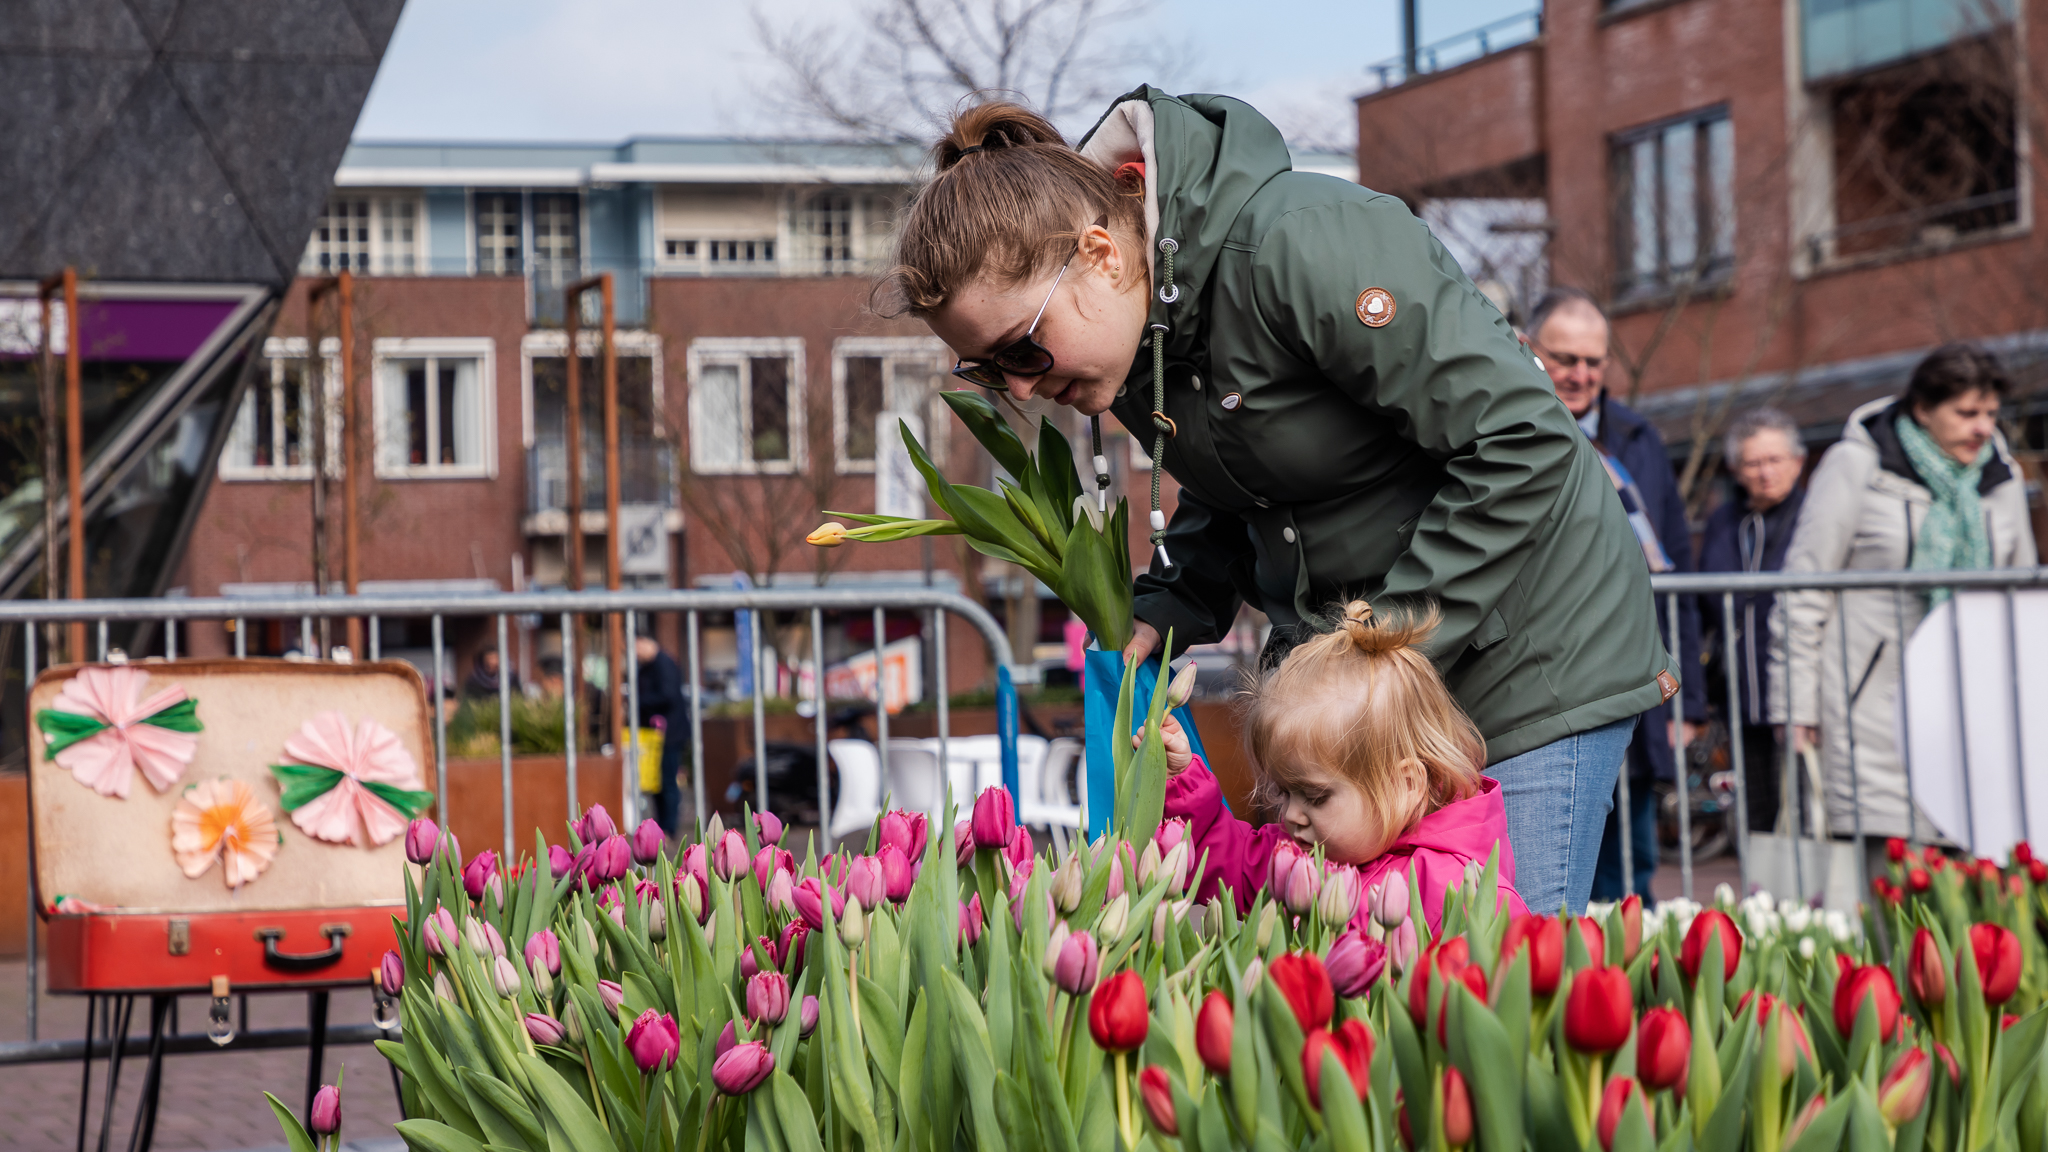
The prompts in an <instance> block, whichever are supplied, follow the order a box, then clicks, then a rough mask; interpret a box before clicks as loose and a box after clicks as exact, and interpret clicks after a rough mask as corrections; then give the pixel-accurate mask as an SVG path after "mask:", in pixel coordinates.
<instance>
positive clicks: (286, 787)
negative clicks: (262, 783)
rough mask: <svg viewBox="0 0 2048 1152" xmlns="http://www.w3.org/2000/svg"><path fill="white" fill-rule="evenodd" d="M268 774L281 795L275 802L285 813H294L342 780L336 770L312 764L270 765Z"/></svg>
mask: <svg viewBox="0 0 2048 1152" xmlns="http://www.w3.org/2000/svg"><path fill="white" fill-rule="evenodd" d="M270 774H271V775H273V776H275V777H277V783H278V788H279V790H280V792H281V793H282V794H281V795H280V796H279V797H278V801H277V802H278V803H279V804H280V805H282V806H283V807H284V810H285V811H287V812H296V811H298V810H299V808H300V807H302V806H303V805H306V804H310V803H312V802H313V801H315V800H318V799H319V798H320V797H322V796H325V795H327V794H328V793H329V792H332V791H334V788H335V786H336V785H338V784H340V783H341V778H342V773H341V772H340V771H339V770H337V769H334V768H321V767H318V766H316V765H312V764H272V765H271V766H270Z"/></svg>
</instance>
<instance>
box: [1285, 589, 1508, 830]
mask: <svg viewBox="0 0 2048 1152" xmlns="http://www.w3.org/2000/svg"><path fill="white" fill-rule="evenodd" d="M1441 619H1442V614H1441V613H1439V612H1438V611H1437V609H1436V608H1435V607H1434V606H1430V607H1428V608H1426V609H1424V610H1421V611H1417V612H1403V613H1401V614H1400V616H1399V617H1398V618H1394V619H1387V620H1383V621H1375V620H1374V619H1373V610H1372V606H1371V605H1370V604H1367V603H1366V602H1365V601H1363V600H1353V601H1352V602H1351V603H1349V604H1347V605H1345V606H1344V618H1343V620H1342V621H1341V623H1340V624H1339V625H1338V627H1337V628H1336V629H1335V630H1334V631H1331V632H1328V633H1326V634H1324V635H1321V636H1318V637H1316V638H1315V639H1313V640H1310V641H1308V642H1307V643H1305V644H1302V645H1301V646H1299V647H1297V648H1296V649H1295V650H1294V651H1293V652H1290V653H1289V654H1288V655H1287V658H1286V659H1285V660H1283V661H1281V662H1280V666H1279V667H1278V668H1275V669H1274V670H1273V671H1272V672H1270V673H1268V674H1267V675H1266V676H1265V677H1264V678H1263V679H1262V680H1261V681H1260V682H1259V683H1258V684H1257V685H1256V686H1255V687H1254V688H1253V689H1252V690H1251V692H1250V693H1249V696H1250V701H1249V704H1248V706H1247V707H1246V709H1245V723H1244V732H1245V741H1246V746H1247V750H1248V751H1249V752H1250V753H1251V758H1252V764H1253V766H1254V767H1255V768H1256V770H1257V772H1258V793H1259V796H1258V799H1259V800H1260V801H1261V802H1262V804H1264V805H1265V806H1267V807H1269V808H1270V807H1277V806H1278V805H1277V801H1278V799H1279V797H1278V796H1277V795H1276V793H1279V792H1285V791H1287V790H1289V789H1290V788H1292V787H1293V786H1294V785H1295V784H1296V783H1297V782H1298V781H1299V780H1300V778H1301V776H1300V769H1301V768H1302V767H1305V766H1309V765H1314V766H1316V767H1318V768H1320V769H1322V770H1323V771H1325V772H1329V773H1331V774H1334V775H1339V776H1343V777H1345V778H1346V779H1348V780H1351V781H1352V782H1353V783H1355V784H1357V785H1358V787H1359V788H1360V789H1361V790H1362V791H1363V792H1364V793H1365V797H1366V803H1367V805H1368V806H1369V807H1371V808H1372V809H1373V811H1374V812H1375V813H1376V814H1377V816H1378V817H1379V819H1380V822H1381V826H1382V827H1383V828H1386V829H1388V831H1389V834H1390V835H1399V834H1400V832H1401V831H1403V829H1400V828H1396V827H1394V826H1393V824H1394V822H1395V820H1396V818H1397V815H1398V814H1396V813H1394V812H1393V811H1392V807H1393V803H1394V797H1393V790H1392V777H1391V773H1390V772H1389V771H1388V769H1391V768H1392V767H1393V766H1394V765H1396V764H1399V763H1400V762H1401V761H1403V760H1406V759H1409V758H1411V757H1412V758H1414V759H1416V760H1419V761H1420V762H1421V763H1422V765H1423V771H1424V773H1425V774H1426V778H1427V784H1428V791H1429V800H1430V807H1431V810H1432V811H1434V810H1435V809H1436V808H1440V807H1442V806H1444V805H1446V804H1449V803H1452V802H1453V801H1456V800H1462V799H1465V798H1467V797H1470V796H1472V795H1473V794H1475V793H1477V792H1478V791H1479V787H1480V769H1481V768H1483V767H1485V764H1486V741H1485V740H1484V739H1483V738H1481V736H1480V735H1479V729H1478V728H1477V727H1475V726H1474V725H1473V723H1472V720H1471V718H1470V717H1468V716H1466V715H1465V712H1464V709H1462V708H1460V707H1458V702H1457V701H1456V700H1454V699H1452V698H1451V693H1450V690H1449V689H1447V688H1445V687H1444V682H1443V678H1442V677H1441V676H1439V675H1438V674H1437V670H1436V665H1435V664H1434V663H1432V662H1431V661H1430V658H1429V656H1428V654H1427V653H1425V652H1424V651H1423V650H1422V647H1421V645H1422V644H1424V643H1425V642H1427V641H1428V639H1429V637H1430V635H1431V633H1433V632H1435V631H1436V627H1437V624H1438V622H1439V621H1440V620H1441Z"/></svg>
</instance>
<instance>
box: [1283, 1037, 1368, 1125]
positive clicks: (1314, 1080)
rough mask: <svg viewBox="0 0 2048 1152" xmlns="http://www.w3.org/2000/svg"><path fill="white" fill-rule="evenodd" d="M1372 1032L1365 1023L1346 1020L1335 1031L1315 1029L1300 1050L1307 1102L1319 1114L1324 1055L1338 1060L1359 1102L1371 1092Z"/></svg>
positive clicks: (1321, 1102)
mask: <svg viewBox="0 0 2048 1152" xmlns="http://www.w3.org/2000/svg"><path fill="white" fill-rule="evenodd" d="M1372 1050H1373V1036H1372V1029H1370V1028H1368V1027H1366V1026H1365V1022H1364V1021H1363V1020H1346V1021H1344V1022H1343V1023H1342V1024H1339V1025H1337V1028H1336V1030H1335V1031H1334V1032H1333V1031H1330V1030H1329V1029H1326V1028H1316V1029H1313V1030H1311V1031H1310V1032H1309V1034H1308V1039H1307V1041H1306V1042H1305V1043H1303V1044H1302V1046H1301V1075H1302V1079H1304V1080H1306V1081H1307V1082H1308V1102H1309V1105H1310V1106H1311V1107H1313V1108H1315V1109H1316V1110H1317V1111H1321V1110H1322V1107H1323V1053H1324V1052H1328V1053H1330V1054H1331V1055H1333V1056H1335V1057H1336V1058H1337V1063H1338V1064H1340V1065H1342V1066H1343V1068H1344V1073H1345V1075H1347V1076H1350V1077H1351V1086H1352V1087H1353V1088H1355V1089H1357V1090H1358V1098H1359V1099H1360V1100H1363V1099H1365V1096H1366V1093H1367V1092H1369V1091H1371V1090H1372Z"/></svg>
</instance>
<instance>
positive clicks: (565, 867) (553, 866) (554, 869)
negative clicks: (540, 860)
mask: <svg viewBox="0 0 2048 1152" xmlns="http://www.w3.org/2000/svg"><path fill="white" fill-rule="evenodd" d="M575 867H576V857H574V856H572V855H570V854H569V850H568V849H567V848H564V847H562V846H561V845H560V844H550V845H548V875H549V876H552V877H554V878H555V879H557V880H560V879H561V878H562V877H564V876H567V875H568V874H569V873H570V872H571V871H573V870H574V869H575Z"/></svg>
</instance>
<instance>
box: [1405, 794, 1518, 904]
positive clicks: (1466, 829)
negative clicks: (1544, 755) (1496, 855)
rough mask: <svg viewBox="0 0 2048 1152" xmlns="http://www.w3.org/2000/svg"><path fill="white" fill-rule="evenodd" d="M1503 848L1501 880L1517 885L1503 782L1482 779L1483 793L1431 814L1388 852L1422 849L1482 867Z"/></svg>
mask: <svg viewBox="0 0 2048 1152" xmlns="http://www.w3.org/2000/svg"><path fill="white" fill-rule="evenodd" d="M1495 844H1498V845H1500V850H1501V853H1500V877H1501V882H1502V883H1504V884H1509V885H1512V884H1513V883H1514V882H1515V857H1514V853H1513V850H1512V849H1511V848H1510V847H1509V843H1508V814H1507V808H1506V807H1505V806H1504V805H1503V804H1502V803H1501V797H1500V781H1498V780H1496V779H1494V778H1493V777H1491V776H1482V777H1480V782H1479V791H1478V792H1477V793H1475V794H1473V795H1471V796H1468V797H1466V798H1465V799H1463V800H1458V801H1455V802H1453V803H1450V804H1446V805H1444V806H1443V807H1441V808H1439V809H1437V810H1436V811H1434V812H1431V813H1430V814H1429V815H1427V816H1424V817H1423V818H1422V819H1421V820H1420V821H1418V822H1417V823H1416V825H1415V827H1413V828H1411V829H1409V830H1408V833H1407V834H1406V835H1404V836H1402V837H1401V838H1400V839H1398V840H1396V841H1394V842H1393V844H1391V845H1390V846H1388V848H1387V853H1388V854H1394V853H1401V852H1413V851H1416V850H1418V849H1421V850H1427V851H1431V852H1447V853H1449V854H1451V855H1453V856H1461V857H1464V858H1465V859H1468V860H1477V861H1479V862H1481V863H1482V864H1483V863H1485V861H1486V859H1487V857H1489V856H1491V855H1492V854H1493V847H1494V845H1495Z"/></svg>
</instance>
